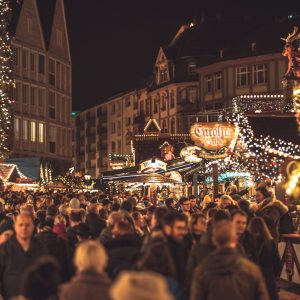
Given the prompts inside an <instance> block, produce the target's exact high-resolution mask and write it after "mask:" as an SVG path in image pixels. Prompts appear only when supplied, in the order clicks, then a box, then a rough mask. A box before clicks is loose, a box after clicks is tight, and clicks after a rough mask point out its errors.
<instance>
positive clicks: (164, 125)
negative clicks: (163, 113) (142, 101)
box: [161, 120, 167, 132]
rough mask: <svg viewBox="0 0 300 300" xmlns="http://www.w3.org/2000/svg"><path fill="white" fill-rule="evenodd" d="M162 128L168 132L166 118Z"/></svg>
mask: <svg viewBox="0 0 300 300" xmlns="http://www.w3.org/2000/svg"><path fill="white" fill-rule="evenodd" d="M161 129H162V132H166V131H167V121H166V120H163V121H162V124H161Z"/></svg>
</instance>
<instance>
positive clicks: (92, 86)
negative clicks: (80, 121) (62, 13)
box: [65, 0, 299, 110]
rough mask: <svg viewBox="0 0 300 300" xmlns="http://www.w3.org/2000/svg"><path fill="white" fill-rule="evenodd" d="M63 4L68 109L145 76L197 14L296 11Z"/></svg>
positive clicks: (95, 1)
mask: <svg viewBox="0 0 300 300" xmlns="http://www.w3.org/2000/svg"><path fill="white" fill-rule="evenodd" d="M65 1H66V14H67V21H68V28H69V39H70V47H71V54H72V63H73V110H83V109H86V108H88V107H91V106H93V105H96V104H98V103H101V102H104V101H106V100H107V98H108V97H111V96H113V95H115V94H117V93H119V92H122V91H126V90H128V89H130V88H133V87H134V86H135V84H136V82H137V81H138V80H140V79H141V78H144V77H148V76H149V75H151V74H152V70H153V64H154V61H155V58H156V55H157V53H158V50H159V47H160V45H167V44H168V43H169V42H170V41H171V39H172V38H173V36H174V35H175V34H176V32H177V30H178V29H179V28H180V26H181V25H183V24H186V23H189V22H190V21H192V20H193V19H197V18H199V17H200V16H201V15H203V14H204V15H217V14H219V15H221V16H225V17H234V18H239V17H242V16H244V15H246V14H247V15H251V16H253V17H260V18H261V17H268V16H271V15H275V14H277V15H278V14H279V13H280V14H289V13H297V12H296V10H295V9H297V7H298V11H299V2H298V0H296V1H290V2H282V1H276V3H275V4H274V2H275V1H274V2H273V3H272V1H263V0H261V1H258V0H251V1H250V0H248V1H246V0H223V1H221V0H218V1H213V0H210V1H205V2H204V1H200V0H198V1H195V0H188V1H177V0H173V1H169V0H161V1H156V0H153V1H145V0H140V1H130V0H127V1H124V0H118V1H106V0H101V1H100V0H85V1H83V0H65ZM284 4H285V6H283V5H284ZM274 5H276V6H275V7H274ZM216 38H217V37H216Z"/></svg>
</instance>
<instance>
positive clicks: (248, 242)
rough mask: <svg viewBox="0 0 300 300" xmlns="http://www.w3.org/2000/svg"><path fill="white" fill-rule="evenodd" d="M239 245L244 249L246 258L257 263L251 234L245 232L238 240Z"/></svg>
mask: <svg viewBox="0 0 300 300" xmlns="http://www.w3.org/2000/svg"><path fill="white" fill-rule="evenodd" d="M239 244H240V245H242V246H243V247H244V250H245V253H246V257H247V258H248V259H249V260H251V261H252V262H255V263H256V262H257V255H256V247H255V240H254V237H253V236H252V234H251V233H249V232H248V231H247V230H246V231H245V232H244V233H243V234H242V236H241V237H240V238H239Z"/></svg>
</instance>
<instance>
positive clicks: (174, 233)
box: [163, 212, 190, 287]
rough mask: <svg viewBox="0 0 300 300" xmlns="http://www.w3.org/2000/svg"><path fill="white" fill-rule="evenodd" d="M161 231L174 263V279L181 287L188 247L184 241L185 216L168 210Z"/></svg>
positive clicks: (183, 279) (183, 281) (185, 230)
mask: <svg viewBox="0 0 300 300" xmlns="http://www.w3.org/2000/svg"><path fill="white" fill-rule="evenodd" d="M163 232H164V234H165V236H166V237H167V246H168V248H169V251H170V253H171V256H172V258H173V262H174V265H175V269H176V280H177V281H178V282H179V284H180V285H181V286H182V287H183V286H184V284H185V271H186V264H187V260H188V256H189V252H188V251H189V248H190V245H187V244H186V242H185V237H186V235H187V232H188V226H187V216H186V215H184V214H182V213H179V212H169V213H168V214H167V215H166V216H165V220H164V224H163Z"/></svg>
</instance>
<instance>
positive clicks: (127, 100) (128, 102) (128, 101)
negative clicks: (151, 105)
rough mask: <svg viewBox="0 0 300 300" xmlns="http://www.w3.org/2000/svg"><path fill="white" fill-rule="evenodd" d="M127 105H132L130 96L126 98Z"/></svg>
mask: <svg viewBox="0 0 300 300" xmlns="http://www.w3.org/2000/svg"><path fill="white" fill-rule="evenodd" d="M125 106H126V107H130V106H131V100H130V98H128V97H127V98H126V100H125Z"/></svg>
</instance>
